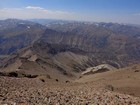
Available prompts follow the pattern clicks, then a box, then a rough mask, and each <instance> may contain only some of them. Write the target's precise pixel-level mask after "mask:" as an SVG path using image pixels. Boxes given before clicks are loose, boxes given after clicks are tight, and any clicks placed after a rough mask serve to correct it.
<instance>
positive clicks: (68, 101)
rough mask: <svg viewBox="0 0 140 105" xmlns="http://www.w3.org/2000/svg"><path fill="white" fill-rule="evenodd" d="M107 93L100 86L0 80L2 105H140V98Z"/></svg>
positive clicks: (7, 78)
mask: <svg viewBox="0 0 140 105" xmlns="http://www.w3.org/2000/svg"><path fill="white" fill-rule="evenodd" d="M108 89H109V87H108V88H104V87H103V86H99V85H98V83H84V84H80V83H59V82H55V81H52V80H50V81H41V80H40V79H28V78H11V77H0V105H140V98H138V97H133V96H130V95H126V94H119V93H116V92H113V91H111V89H109V90H108Z"/></svg>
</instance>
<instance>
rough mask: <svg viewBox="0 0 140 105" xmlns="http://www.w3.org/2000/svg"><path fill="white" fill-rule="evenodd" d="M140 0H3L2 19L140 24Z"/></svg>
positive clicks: (1, 3) (0, 2)
mask: <svg viewBox="0 0 140 105" xmlns="http://www.w3.org/2000/svg"><path fill="white" fill-rule="evenodd" d="M139 4H140V1H139V0H123V1H122V0H104V1H103V0H86V1H85V0H76V1H75V0H41V1H40V0H30V1H29V0H12V2H11V0H4V1H0V20H3V19H8V18H16V19H24V20H28V19H57V20H74V21H89V22H113V23H128V24H140V19H139V18H140V6H139Z"/></svg>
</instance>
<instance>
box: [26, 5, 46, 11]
mask: <svg viewBox="0 0 140 105" xmlns="http://www.w3.org/2000/svg"><path fill="white" fill-rule="evenodd" d="M25 8H26V9H37V10H43V9H44V8H42V7H35V6H27V7H25Z"/></svg>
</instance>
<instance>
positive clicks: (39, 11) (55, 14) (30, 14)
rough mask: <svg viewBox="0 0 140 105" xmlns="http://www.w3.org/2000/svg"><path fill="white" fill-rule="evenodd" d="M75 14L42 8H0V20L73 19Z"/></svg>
mask: <svg viewBox="0 0 140 105" xmlns="http://www.w3.org/2000/svg"><path fill="white" fill-rule="evenodd" d="M74 17H75V13H70V12H65V11H59V10H56V11H53V10H47V9H45V8H42V7H35V6H27V7H24V8H2V9H0V19H6V18H18V19H33V18H42V19H45V18H51V19H74Z"/></svg>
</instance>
